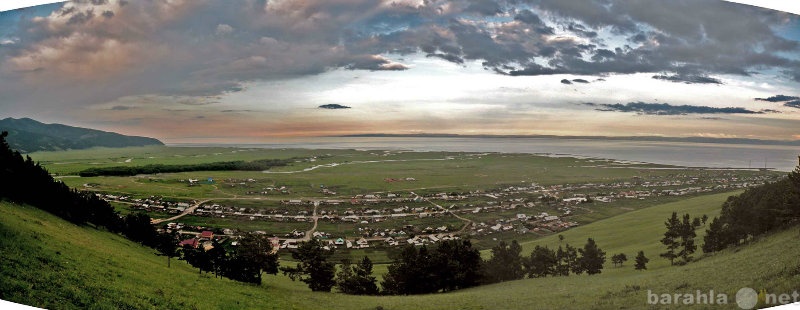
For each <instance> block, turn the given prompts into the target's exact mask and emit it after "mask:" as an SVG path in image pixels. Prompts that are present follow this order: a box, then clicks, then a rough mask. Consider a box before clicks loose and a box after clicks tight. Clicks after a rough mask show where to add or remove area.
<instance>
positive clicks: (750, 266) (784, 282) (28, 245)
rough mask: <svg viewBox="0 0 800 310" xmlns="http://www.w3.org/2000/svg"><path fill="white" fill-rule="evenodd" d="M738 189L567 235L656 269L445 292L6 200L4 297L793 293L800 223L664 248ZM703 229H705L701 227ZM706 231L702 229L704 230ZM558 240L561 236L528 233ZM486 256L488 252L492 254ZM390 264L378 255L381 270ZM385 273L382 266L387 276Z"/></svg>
mask: <svg viewBox="0 0 800 310" xmlns="http://www.w3.org/2000/svg"><path fill="white" fill-rule="evenodd" d="M727 196H728V194H716V195H708V196H702V197H697V198H692V199H687V200H684V201H680V202H675V203H668V204H662V205H657V206H653V207H649V208H645V209H641V210H637V211H633V212H628V213H625V214H622V215H618V216H615V217H612V218H609V219H605V220H600V221H597V222H594V223H592V224H588V225H586V226H583V227H578V228H575V229H572V230H569V231H567V232H564V233H562V234H563V235H564V237H565V239H564V241H563V242H569V243H571V244H573V245H579V246H582V245H583V243H584V242H585V240H586V238H589V237H592V238H595V240H597V243H598V245H599V246H600V247H601V248H602V249H603V250H605V251H606V252H607V253H608V254H607V255H608V256H610V255H612V254H614V253H626V254H627V255H628V257H629V258H630V259H631V260H632V257H633V255H634V254H635V251H638V250H644V251H645V253H646V255H647V256H648V257H649V258H650V264H648V270H646V271H635V270H633V262H632V261H629V262H627V263H626V264H625V265H624V266H622V267H613V266H612V265H611V263H610V262H608V263H607V264H606V266H605V269H604V270H603V272H602V274H599V275H595V276H587V275H581V276H575V275H573V276H569V277H551V278H541V279H525V280H518V281H510V282H505V283H500V284H494V285H487V286H481V287H476V288H471V289H466V290H461V291H456V292H451V293H446V294H431V295H423V296H380V297H372V296H349V295H343V294H339V293H315V292H311V291H310V290H309V289H308V288H307V287H305V285H304V284H303V283H300V282H292V281H290V280H289V279H288V278H287V277H285V276H282V275H278V276H267V277H265V281H264V283H263V284H262V285H261V286H253V285H246V284H241V283H237V282H233V281H230V280H226V279H219V278H214V277H213V276H211V275H208V274H198V272H197V270H196V269H194V268H191V267H190V266H189V265H187V264H185V263H183V262H179V261H173V264H172V267H171V268H167V266H166V258H165V257H161V256H157V255H155V252H154V251H153V250H152V249H149V248H146V247H143V246H140V245H138V244H135V243H132V242H130V241H128V240H126V239H124V238H122V237H120V236H117V235H114V234H110V233H107V232H104V231H100V230H97V229H95V228H92V227H81V226H76V225H74V224H71V223H68V222H65V221H63V220H61V219H59V218H56V217H54V216H52V215H50V214H48V213H45V212H43V211H40V210H38V209H34V208H31V207H27V206H19V205H14V204H9V203H0V298H2V299H3V300H9V301H14V302H20V303H24V304H29V305H35V306H38V307H45V308H52V309H71V308H94V309H143V308H170V309H176V308H181V309H184V308H185V309H253V308H258V309H319V308H320V307H324V308H326V309H378V308H382V309H498V308H502V309H530V308H573V309H619V308H676V307H677V308H709V309H734V308H736V305H735V301H734V298H733V296H734V295H735V293H736V291H737V290H739V289H740V288H742V287H751V288H755V289H766V290H767V291H768V292H770V293H791V292H792V291H793V290H796V289H798V288H797V283H800V257H798V256H797V253H800V244H798V243H797V242H796V240H797V238H798V235H799V234H798V230H797V228H796V227H795V228H792V229H789V230H785V231H782V232H777V233H774V234H771V235H768V236H765V237H761V238H758V239H757V240H755V241H753V242H751V243H749V244H747V245H744V246H741V247H738V248H733V249H729V250H725V251H722V252H720V253H717V254H715V255H711V256H704V255H702V254H701V253H697V254H696V255H695V256H696V260H697V261H695V262H691V263H689V264H687V265H685V266H669V263H668V262H667V261H666V260H664V259H662V258H659V257H658V253H659V252H660V251H661V246H660V245H659V243H658V239H659V235H660V234H662V233H663V230H664V228H663V227H664V226H663V221H664V220H665V219H666V217H667V216H669V214H671V212H673V211H677V212H679V213H684V212H688V213H690V214H692V215H697V216H700V215H702V214H708V215H709V216H713V215H715V214H716V213H717V212H719V209H720V206H721V203H722V202H723V201H724V200H725V198H726V197H727ZM700 230H702V228H701V229H700ZM701 235H702V234H701ZM535 244H545V245H548V246H557V245H558V244H559V240H558V238H557V237H556V236H550V237H545V238H542V239H539V240H536V241H534V242H527V243H524V248H525V251H524V252H523V254H527V253H526V252H529V251H530V249H531V248H532V247H533V246H534V245H535ZM484 254H486V252H484ZM384 267H385V265H377V266H376V268H375V269H376V271H377V272H378V273H383V272H385V268H384ZM379 278H380V276H379ZM711 289H713V290H715V291H716V292H718V293H725V294H727V295H728V296H730V298H729V300H728V302H729V304H727V305H722V306H720V305H713V306H712V305H700V306H699V307H696V306H695V307H692V306H686V305H680V304H678V305H677V306H676V305H649V304H648V303H647V302H648V296H647V294H648V290H649V291H651V292H653V293H656V294H662V293H669V294H672V293H692V294H694V293H695V292H696V291H697V290H701V291H703V292H706V291H708V290H711Z"/></svg>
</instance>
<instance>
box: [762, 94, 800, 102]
mask: <svg viewBox="0 0 800 310" xmlns="http://www.w3.org/2000/svg"><path fill="white" fill-rule="evenodd" d="M799 99H800V97H797V96H787V95H775V96H771V97H769V98H756V99H755V100H756V101H768V102H784V101H792V100H799Z"/></svg>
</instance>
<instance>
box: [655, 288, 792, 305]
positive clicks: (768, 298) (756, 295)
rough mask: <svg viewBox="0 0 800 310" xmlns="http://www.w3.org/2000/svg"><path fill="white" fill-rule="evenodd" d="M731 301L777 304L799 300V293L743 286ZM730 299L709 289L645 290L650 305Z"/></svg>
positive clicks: (718, 301) (724, 302) (712, 303)
mask: <svg viewBox="0 0 800 310" xmlns="http://www.w3.org/2000/svg"><path fill="white" fill-rule="evenodd" d="M734 298H735V299H734V300H733V302H735V303H736V305H737V306H739V308H742V309H753V308H755V307H756V306H759V307H761V306H779V305H787V304H791V303H798V302H800V293H798V292H797V291H794V292H792V293H783V294H777V293H768V292H767V290H765V289H762V290H761V291H760V292H756V290H754V289H752V288H749V287H745V288H742V289H740V290H739V291H737V292H736V296H735V297H734ZM729 301H730V299H729V298H728V294H725V293H721V292H715V291H714V290H709V291H707V292H703V291H700V290H697V291H695V292H694V293H673V294H666V293H665V294H657V293H653V291H652V290H647V303H648V304H650V305H727V304H728V303H729Z"/></svg>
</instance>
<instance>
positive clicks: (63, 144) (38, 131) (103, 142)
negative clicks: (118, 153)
mask: <svg viewBox="0 0 800 310" xmlns="http://www.w3.org/2000/svg"><path fill="white" fill-rule="evenodd" d="M2 131H8V139H7V140H8V143H9V144H10V145H11V147H12V148H14V149H16V150H19V151H20V152H23V153H31V152H36V151H58V150H75V149H87V148H91V147H128V146H145V145H164V143H162V142H161V141H158V140H156V139H153V138H147V137H136V136H125V135H121V134H118V133H114V132H106V131H100V130H95V129H88V128H80V127H72V126H67V125H61V124H44V123H41V122H38V121H35V120H32V119H30V118H21V119H15V118H6V119H3V120H0V132H2Z"/></svg>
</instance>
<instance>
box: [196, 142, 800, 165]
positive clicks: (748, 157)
mask: <svg viewBox="0 0 800 310" xmlns="http://www.w3.org/2000/svg"><path fill="white" fill-rule="evenodd" d="M181 145H182V146H187V144H181ZM191 145H192V146H199V145H198V144H191ZM214 146H220V145H219V144H215V145H214ZM225 146H238V147H259V148H306V149H369V150H410V151H454V152H500V153H530V154H564V155H575V156H581V157H596V158H606V159H616V160H624V161H636V162H646V163H656V164H667V165H677V166H688V167H714V168H764V167H765V166H766V167H768V168H773V169H776V170H780V171H791V170H793V169H794V168H795V167H796V166H797V164H798V155H800V147H796V146H778V145H748V144H717V143H688V142H651V141H618V140H602V139H553V138H438V137H437V138H429V137H315V138H280V139H275V140H272V141H270V142H268V143H261V144H231V145H225Z"/></svg>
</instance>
